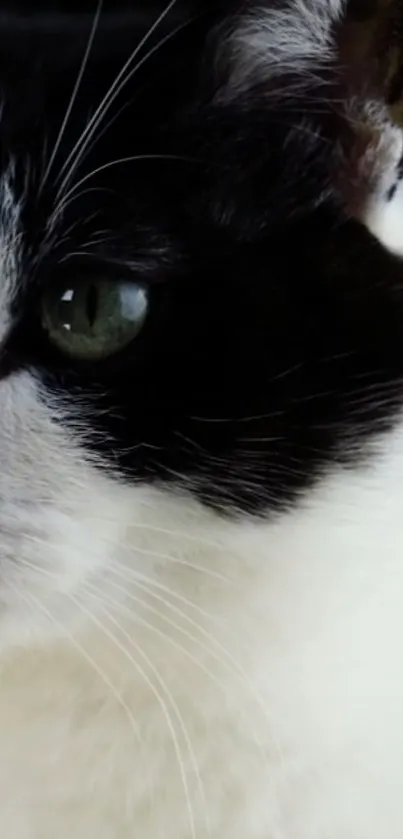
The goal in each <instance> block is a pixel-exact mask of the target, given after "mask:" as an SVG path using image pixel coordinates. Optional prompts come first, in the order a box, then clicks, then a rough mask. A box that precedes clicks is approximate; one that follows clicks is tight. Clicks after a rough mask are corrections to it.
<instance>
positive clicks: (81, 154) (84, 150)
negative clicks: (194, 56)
mask: <svg viewBox="0 0 403 839" xmlns="http://www.w3.org/2000/svg"><path fill="white" fill-rule="evenodd" d="M195 20H196V17H191V18H189V20H187V21H185V23H181V25H180V26H177V27H176V29H174V30H173V31H172V32H169V34H168V35H165V36H164V38H161V40H160V41H159V42H158V44H156V45H155V46H154V47H152V48H151V49H150V50H148V52H146V54H145V55H144V56H143V57H142V58H141V59H140V61H138V63H137V64H136V66H135V67H133V68H132V70H131V71H130V73H128V75H127V76H126V78H125V79H124V80H123V81H122V82H121V84H120V86H119V88H118V89H117V90H116V91H115V93H114V95H113V96H112V98H111V99H110V100H108V102H107V103H106V105H105V108H104V109H103V111H102V112H101V113H100V115H99V117H98V119H97V121H96V122H95V123H94V124H93V125H92V127H91V131H90V132H89V134H88V136H87V137H86V138H85V140H84V142H83V145H82V147H81V149H79V150H78V153H77V157H76V159H75V161H74V164H73V166H72V168H71V170H70V172H69V173H68V174H67V176H66V177H65V178H64V180H63V182H62V184H61V186H60V189H59V191H58V197H60V194H61V193H63V191H64V189H66V187H67V186H68V184H69V182H70V180H71V178H72V176H73V174H74V172H75V171H77V169H78V167H79V166H81V165H82V163H83V162H84V160H85V159H86V158H87V156H88V155H89V154H90V153H91V151H92V150H93V148H94V146H95V145H96V144H97V143H99V141H100V140H101V138H102V137H103V136H104V135H105V134H106V133H107V131H109V129H110V128H111V127H112V125H114V123H115V122H116V121H117V120H118V119H119V117H120V116H121V115H122V114H123V113H124V111H125V110H126V109H127V108H129V107H130V106H131V105H133V103H134V102H135V100H136V98H137V97H136V96H133V97H132V98H131V99H130V100H129V101H128V102H125V104H124V105H122V107H121V108H119V110H118V111H117V113H115V114H113V116H112V117H111V119H110V120H108V122H107V123H106V124H105V125H104V127H103V128H102V131H100V132H99V133H98V134H96V131H97V128H98V127H99V126H100V125H102V122H103V120H104V119H105V117H106V115H107V113H108V111H110V109H111V107H112V105H113V103H114V102H115V100H116V99H117V97H118V96H119V94H120V93H121V92H122V90H123V88H124V87H125V86H126V85H127V84H128V83H129V81H130V80H131V79H132V78H133V76H135V74H136V73H138V72H139V70H140V69H141V68H142V67H143V65H144V64H146V62H147V61H149V60H150V58H152V56H153V55H154V53H156V52H158V50H160V49H162V47H163V46H165V45H166V44H167V43H168V42H169V41H171V40H172V39H173V38H174V37H175V36H176V35H178V34H179V33H180V32H181V31H182V29H185V28H186V27H187V26H190V25H191V24H192V23H194V21H195ZM94 135H96V136H95V137H94ZM93 138H94V139H93ZM91 140H93V141H92V142H91Z"/></svg>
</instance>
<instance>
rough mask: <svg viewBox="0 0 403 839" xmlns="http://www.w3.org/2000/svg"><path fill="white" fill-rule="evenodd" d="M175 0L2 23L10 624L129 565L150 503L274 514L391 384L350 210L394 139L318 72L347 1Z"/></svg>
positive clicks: (44, 621) (2, 289)
mask: <svg viewBox="0 0 403 839" xmlns="http://www.w3.org/2000/svg"><path fill="white" fill-rule="evenodd" d="M173 5H174V4H171V6H172V9H171V7H163V8H162V9H160V10H159V12H158V10H155V9H153V10H151V9H150V8H149V4H141V3H139V4H138V7H139V10H138V12H137V11H135V12H130V13H129V12H128V11H125V10H124V9H123V6H122V7H121V11H119V12H117V11H116V10H108V7H107V5H105V7H101V6H99V7H98V11H97V13H96V15H95V17H94V16H93V15H86V14H77V15H74V14H71V13H70V14H62V13H61V12H57V13H55V14H50V13H49V10H48V11H46V12H45V11H44V12H43V13H40V12H38V13H35V14H34V15H32V14H31V15H30V16H26V15H25V16H24V14H23V13H22V12H17V11H14V12H13V13H12V12H7V14H5V15H3V17H2V18H1V19H0V44H1V49H0V55H1V58H0V80H1V89H2V114H1V123H0V142H1V145H0V148H1V166H2V168H1V180H0V261H1V271H0V277H1V282H0V341H1V347H2V351H1V353H2V354H1V361H0V375H1V381H0V534H1V576H2V585H1V587H0V605H1V620H0V626H1V625H3V632H2V637H3V639H5V643H8V642H9V641H10V639H13V640H15V639H18V640H20V639H23V640H25V639H26V638H27V637H32V634H35V633H36V632H37V631H41V632H42V631H43V630H44V629H46V630H47V629H48V617H49V610H51V611H52V615H53V618H54V612H55V610H56V612H57V614H58V616H59V617H58V621H59V622H60V626H64V624H65V618H66V619H67V617H66V616H67V615H68V616H69V620H71V615H70V612H71V605H72V603H73V604H74V598H75V597H76V596H77V593H78V594H79V595H80V594H82V592H83V591H84V590H85V587H86V586H88V585H90V584H91V581H93V580H94V579H98V578H99V576H101V577H102V576H103V577H105V575H106V574H107V571H108V569H109V568H110V567H111V566H113V564H114V563H119V562H123V561H127V562H128V563H129V564H130V567H131V568H132V570H133V572H137V571H138V568H139V553H138V551H137V550H135V549H134V548H133V539H134V537H133V534H135V535H136V540H137V541H136V544H137V545H139V544H141V545H142V548H141V549H140V548H139V550H142V551H143V553H142V554H141V556H142V557H143V561H144V551H146V552H147V551H148V552H150V551H151V554H152V551H153V550H154V552H155V544H157V540H156V538H154V536H155V533H156V532H158V530H159V531H160V532H163V530H164V528H167V527H168V525H169V524H170V525H171V526H172V522H173V523H174V525H175V527H176V528H178V527H179V529H181V530H182V532H183V531H186V529H187V528H188V527H191V525H190V524H189V522H193V521H194V518H195V517H196V518H199V519H200V521H202V522H205V525H206V526H207V525H208V526H209V527H215V528H218V529H219V528H220V526H221V524H220V522H222V527H225V526H226V522H227V521H228V519H231V520H235V519H236V520H237V521H238V522H243V521H246V520H247V519H248V520H251V518H253V517H256V516H259V517H262V516H263V517H264V518H267V519H270V517H271V516H273V515H278V514H279V513H280V514H282V515H285V516H286V511H287V510H288V509H289V508H290V507H292V506H293V505H295V504H297V503H298V501H299V499H300V498H301V497H303V496H305V495H306V494H307V493H309V490H310V488H311V487H312V486H314V485H315V484H316V482H317V481H318V480H320V479H321V477H322V476H324V475H326V474H327V473H328V471H332V470H334V469H335V468H340V469H343V468H346V467H348V466H353V465H354V464H355V463H357V462H361V461H362V459H363V458H364V459H365V458H366V457H368V456H369V452H370V450H371V446H372V443H373V440H374V438H376V435H378V434H383V433H385V432H386V431H387V430H388V428H389V427H390V426H391V425H392V424H393V422H394V418H395V417H396V415H397V413H398V412H399V410H400V407H401V392H402V388H401V379H402V373H403V367H402V362H401V359H402V357H403V356H402V337H401V335H402V330H401V317H402V314H403V312H402V308H401V306H402V302H401V293H400V287H401V277H402V269H401V266H400V263H399V262H398V261H397V260H395V259H394V258H392V257H390V256H389V255H388V253H387V252H386V250H385V248H384V247H383V246H382V245H380V244H378V243H377V242H376V240H375V238H373V236H372V235H371V234H370V233H369V232H368V230H367V229H366V226H367V227H369V228H371V230H373V232H375V233H376V235H377V236H378V238H380V239H385V237H386V238H387V237H388V236H389V232H390V229H391V223H388V224H387V225H386V226H385V224H384V221H385V213H390V214H391V215H389V216H388V218H389V219H392V221H393V219H394V218H395V216H394V215H393V214H394V209H393V208H395V207H398V206H399V201H400V200H401V199H400V197H399V188H398V184H399V173H400V170H399V163H400V157H401V136H400V131H399V130H398V129H397V128H396V127H395V126H394V125H393V124H392V123H391V122H390V120H389V119H388V117H387V115H386V111H385V104H384V102H383V100H382V98H381V96H380V94H379V92H378V90H376V91H375V92H374V91H373V90H372V88H371V96H370V94H369V93H368V91H367V90H366V89H365V90H364V89H363V88H362V87H361V86H360V84H361V83H356V81H355V79H354V76H353V75H352V77H351V79H350V77H348V78H347V79H344V78H343V79H340V75H339V73H338V71H337V68H338V63H337V62H338V52H337V44H338V41H337V26H338V22H339V20H340V19H341V17H342V13H343V4H342V3H340V2H336V0H328V2H325V0H323V2H320V3H319V2H314V0H312V2H308V0H307V2H306V3H302V2H299V1H298V2H297V0H289V2H288V3H286V4H284V3H282V4H279V3H276V2H273V3H267V10H265V9H263V10H262V4H259V9H257V8H255V6H254V4H245V8H244V11H241V12H237V13H236V14H235V12H234V11H233V10H232V9H230V8H228V9H225V8H224V14H223V15H222V17H221V19H220V20H219V21H212V20H211V19H209V17H208V16H207V15H199V14H198V12H200V9H199V10H197V9H195V10H193V11H195V19H194V20H193V22H190V17H192V10H190V11H189V9H188V8H187V9H185V8H182V7H179V8H178V10H177V11H178V14H177V16H176V17H174V18H172V17H171V12H172V13H173ZM229 5H232V4H228V6H229ZM223 6H224V7H225V4H223ZM114 8H115V7H114ZM213 23H214V27H213V29H211V27H212V25H213ZM290 27H291V28H290ZM301 27H302V28H301ZM285 28H287V32H290V33H291V34H290V38H288V36H287V38H286V37H285V34H284V33H285ZM302 31H303V32H305V35H306V37H305V36H304V39H303V41H302V40H300V34H298V33H301V32H302ZM293 33H294V35H295V37H291V36H293ZM161 40H162V41H163V43H161ZM307 80H309V84H308V83H307ZM340 90H343V91H344V92H345V91H346V90H347V91H349V92H351V96H350V93H349V96H347V97H345V98H344V99H343V102H347V103H349V106H351V108H352V109H353V113H354V114H356V113H357V112H359V113H360V114H363V115H364V116H365V119H364V118H363V122H362V126H363V130H362V135H361V133H360V131H356V130H353V129H352V127H351V126H352V125H353V123H354V120H353V119H352V118H351V119H350V118H349V112H348V108H347V106H346V107H344V105H343V107H340V108H339V109H337V108H336V109H334V107H333V105H334V101H335V97H336V93H337V91H338V93H339V95H340ZM343 95H344V94H343ZM369 105H371V107H369ZM362 136H364V137H365V142H363V143H362V144H361V140H362ZM374 138H376V140H377V142H378V145H376V142H375V139H374ZM355 150H356V151H355ZM349 167H351V169H350V168H349ZM351 171H352V172H353V174H354V177H355V178H356V181H355V184H356V186H355V188H354V189H353V191H352V193H351V192H350V185H351V183H352V182H353V181H354V178H353V180H352V178H351V177H350V172H351ZM339 176H340V177H339ZM346 184H348V185H349V189H347V188H346ZM395 187H396V189H395V190H394V191H393V189H394V188H395ZM392 192H393V194H392ZM357 196H358V197H357ZM362 222H365V224H363V223H362ZM365 225H366V226H365ZM382 225H383V226H382ZM385 230H386V233H385ZM392 238H393V236H392ZM393 242H394V243H395V242H396V237H395V238H394V239H393ZM387 244H389V243H388V242H387ZM398 245H399V242H398V243H397V246H396V247H394V249H395V250H396V249H398ZM204 517H205V518H204ZM205 525H203V526H205ZM139 534H140V535H139ZM153 534H154V535H153ZM153 540H154V541H153ZM185 542H186V540H185ZM185 542H184V543H183V544H182V543H181V542H179V546H177V549H178V550H179V553H183V552H186V544H185ZM144 546H145V547H144ZM150 546H151V548H150ZM154 555H155V554H154ZM151 562H152V560H151V559H150V560H149V564H151ZM38 604H39V609H38ZM55 604H56V605H55ZM34 613H35V617H34ZM38 614H39V615H40V620H39V618H38ZM1 621H2V622H3V624H1ZM56 626H57V622H56ZM52 627H53V628H52V632H54V631H55V621H54V620H53V621H52Z"/></svg>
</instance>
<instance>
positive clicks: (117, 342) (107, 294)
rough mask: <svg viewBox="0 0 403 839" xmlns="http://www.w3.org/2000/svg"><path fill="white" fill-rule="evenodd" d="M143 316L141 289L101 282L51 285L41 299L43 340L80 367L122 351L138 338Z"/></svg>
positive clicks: (100, 279)
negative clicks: (83, 363)
mask: <svg viewBox="0 0 403 839" xmlns="http://www.w3.org/2000/svg"><path fill="white" fill-rule="evenodd" d="M148 310H149V295H148V290H147V288H146V287H144V286H143V285H140V284H138V283H135V282H128V281H124V282H116V280H111V279H109V278H107V277H102V276H101V277H94V276H92V277H85V278H82V277H80V278H78V279H76V280H73V281H71V280H68V281H66V282H63V283H56V284H55V285H51V286H48V287H47V288H46V289H45V290H44V292H43V294H42V298H41V321H42V328H43V329H44V330H45V332H46V334H47V336H48V339H49V340H50V341H51V342H52V343H53V344H54V345H55V346H56V347H57V348H58V349H59V350H60V351H61V352H63V353H65V354H66V355H69V356H71V357H72V358H76V359H79V360H82V361H101V360H102V359H105V358H108V357H109V356H111V355H114V354H115V353H117V352H119V351H120V350H122V349H124V348H125V347H127V346H128V345H129V344H130V343H131V342H132V341H133V340H134V339H135V338H137V336H138V335H139V333H140V332H141V330H142V328H143V326H144V323H145V321H146V318H147V314H148Z"/></svg>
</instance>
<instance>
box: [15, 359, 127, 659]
mask: <svg viewBox="0 0 403 839" xmlns="http://www.w3.org/2000/svg"><path fill="white" fill-rule="evenodd" d="M135 497H136V493H135V492H133V490H132V489H131V488H130V489H129V488H127V487H125V486H124V485H123V483H122V482H119V480H118V479H117V478H113V477H111V476H110V475H109V474H108V473H107V472H105V471H104V470H102V469H100V468H98V466H97V465H95V463H93V462H91V460H90V456H89V454H88V453H87V451H86V448H85V446H84V445H83V443H82V431H81V430H80V429H79V428H78V427H77V429H76V431H74V430H71V429H68V427H67V423H65V422H64V413H63V407H62V405H61V404H58V403H57V400H56V401H54V400H53V401H52V399H51V398H50V395H49V394H48V393H47V392H46V390H45V389H44V388H43V386H42V385H41V383H40V382H38V381H37V380H36V379H35V377H34V376H33V375H31V374H29V373H20V374H14V375H11V376H10V377H8V378H7V379H4V380H3V381H1V382H0V648H1V647H2V646H8V645H10V644H14V643H25V642H26V640H27V638H29V639H30V640H32V638H35V637H36V636H37V634H38V633H39V636H40V637H41V638H42V637H43V635H45V636H50V637H54V635H55V633H58V632H59V630H60V631H61V632H65V631H66V630H68V631H71V629H72V628H73V626H74V625H75V624H76V623H77V621H80V620H81V619H82V617H83V613H82V611H80V607H79V605H78V603H77V602H76V598H77V597H79V596H81V595H82V594H83V592H84V591H85V588H86V586H87V585H90V583H92V584H94V585H99V584H100V581H101V580H103V579H104V577H105V575H107V573H108V569H110V568H111V566H112V565H113V563H114V562H115V561H116V562H117V563H119V562H123V561H124V555H125V542H126V538H127V530H128V524H129V522H130V518H131V516H132V515H133V514H134V513H135Z"/></svg>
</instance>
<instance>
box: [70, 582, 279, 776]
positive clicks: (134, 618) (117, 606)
mask: <svg viewBox="0 0 403 839" xmlns="http://www.w3.org/2000/svg"><path fill="white" fill-rule="evenodd" d="M109 582H110V585H111V586H112V587H113V588H116V589H117V590H118V591H120V592H121V593H122V594H125V595H126V596H127V595H128V593H127V591H126V589H124V588H123V587H122V586H119V585H118V584H117V583H114V582H112V581H109ZM85 587H86V590H92V591H95V592H97V593H98V595H101V596H102V598H103V600H104V601H105V602H107V603H108V604H109V605H110V606H111V608H113V609H114V610H118V611H119V612H121V613H122V614H124V615H125V616H126V618H128V619H130V621H131V622H136V623H138V624H140V625H142V626H144V627H145V628H146V629H147V630H149V631H151V632H152V633H153V634H155V635H157V636H158V637H159V638H161V640H162V641H163V642H164V643H168V644H169V645H170V646H171V647H173V648H174V649H175V650H176V651H177V652H179V653H180V655H181V657H182V656H184V657H185V658H187V659H188V660H189V661H190V662H191V663H192V664H193V665H194V666H195V667H197V669H199V670H201V672H202V673H204V674H205V675H206V676H207V677H208V679H209V681H211V682H212V683H213V684H215V685H216V687H218V689H219V690H220V691H221V692H222V694H223V695H224V696H225V697H228V694H229V689H228V686H226V685H225V684H224V682H223V681H222V680H221V679H219V678H218V676H216V675H215V674H214V673H213V672H212V671H211V670H209V668H208V667H207V666H206V665H205V664H204V663H203V661H200V660H199V659H198V658H196V657H195V656H194V655H193V654H192V653H191V652H190V650H188V649H186V647H184V646H183V645H182V644H180V643H179V642H178V641H177V640H176V639H175V638H172V637H171V636H170V635H169V634H167V633H166V632H163V631H162V630H161V629H160V628H159V627H158V626H155V625H154V624H153V623H150V621H147V620H146V619H145V618H144V617H142V616H141V615H138V614H136V615H134V614H133V612H132V611H131V609H130V608H129V607H128V606H125V605H124V604H123V603H120V602H118V601H117V600H115V599H114V598H113V597H111V595H110V594H108V595H106V594H105V593H104V592H103V591H102V590H101V589H100V588H98V587H97V586H96V585H95V584H94V583H86V586H85ZM128 596H129V599H130V600H131V601H132V602H134V603H138V605H139V606H140V607H141V609H144V608H145V609H146V610H147V612H150V613H151V614H152V615H155V616H156V617H158V618H159V619H161V620H163V621H164V622H165V623H166V624H167V625H168V626H170V627H172V629H174V630H175V631H176V632H179V633H180V634H181V635H183V636H184V637H185V638H188V639H189V640H191V641H192V642H194V643H196V644H198V645H199V646H200V648H201V649H202V650H204V651H205V652H208V653H209V654H210V655H211V656H212V658H213V659H215V660H216V661H218V662H222V658H221V656H217V655H216V654H215V653H214V652H213V651H211V650H210V649H209V648H208V647H207V645H205V644H204V643H203V642H202V641H200V639H198V638H196V636H194V635H192V634H191V633H190V632H188V631H187V630H186V629H184V628H183V627H182V626H180V625H179V624H178V623H176V622H175V621H173V620H171V619H170V618H169V617H168V616H167V615H165V614H164V613H163V612H161V611H160V610H159V609H156V608H155V607H154V606H151V604H149V603H146V602H145V601H144V599H142V598H141V597H139V596H136V595H135V594H133V593H130V594H129V595H128ZM224 663H225V662H224ZM237 712H238V713H239V716H240V718H242V719H243V720H244V722H245V725H246V727H247V729H248V731H249V732H250V734H251V737H252V740H253V741H254V743H255V745H256V747H257V750H258V751H259V752H260V753H261V756H262V760H263V763H264V765H265V767H266V770H267V773H268V777H269V763H268V755H267V753H266V751H265V749H264V748H263V745H262V743H261V741H260V740H259V738H258V737H257V735H256V731H255V730H254V729H253V728H252V726H251V723H250V720H249V719H248V717H247V716H246V714H245V710H244V708H243V707H242V706H241V705H239V706H238V707H237ZM265 716H266V718H267V719H268V714H267V711H266V713H265ZM272 728H273V726H271V729H272ZM273 748H275V749H276V751H277V752H278V753H279V754H280V749H279V746H278V744H277V743H275V742H274V738H273Z"/></svg>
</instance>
